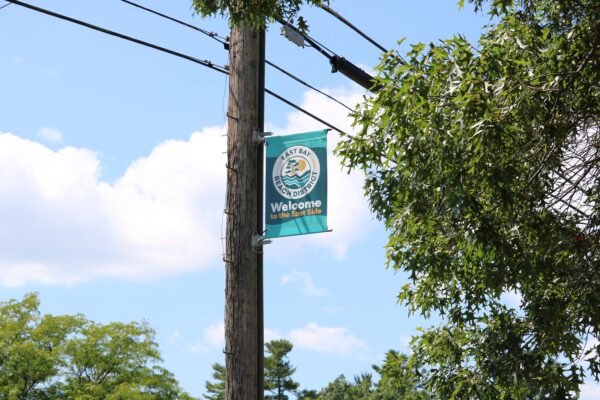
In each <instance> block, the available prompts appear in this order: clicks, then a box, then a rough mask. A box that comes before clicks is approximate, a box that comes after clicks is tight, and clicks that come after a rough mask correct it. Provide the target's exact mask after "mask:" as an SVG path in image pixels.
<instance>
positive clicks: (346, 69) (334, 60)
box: [277, 19, 381, 92]
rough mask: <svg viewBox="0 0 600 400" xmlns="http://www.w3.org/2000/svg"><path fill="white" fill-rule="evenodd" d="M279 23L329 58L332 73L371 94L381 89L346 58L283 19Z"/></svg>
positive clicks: (373, 79)
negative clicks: (356, 84) (339, 75)
mask: <svg viewBox="0 0 600 400" xmlns="http://www.w3.org/2000/svg"><path fill="white" fill-rule="evenodd" d="M277 22H279V23H280V24H282V25H283V26H284V27H286V28H288V29H292V30H293V31H294V32H295V33H296V34H298V35H301V36H302V37H303V38H304V39H305V40H306V41H307V42H308V43H309V44H310V45H311V47H313V48H314V49H315V50H317V51H319V52H320V53H321V54H323V55H324V56H325V57H327V59H328V60H329V64H331V72H340V73H341V74H342V75H345V76H346V77H347V78H349V79H350V80H352V81H354V82H355V83H358V84H359V85H360V86H362V87H363V88H365V89H367V90H370V91H371V92H377V91H378V90H380V89H381V85H377V84H376V82H375V78H373V77H372V76H371V75H369V74H368V73H367V72H365V71H364V70H363V69H362V68H360V67H358V66H356V65H354V64H353V63H352V62H350V61H348V60H347V59H346V58H344V57H341V56H338V55H337V54H335V53H334V52H333V51H331V50H329V49H328V48H326V47H325V46H323V45H322V44H320V43H319V42H317V41H316V40H314V39H313V38H311V37H310V36H308V35H306V34H304V33H302V32H301V31H300V30H299V29H298V28H296V27H294V26H293V25H291V24H290V23H289V22H285V21H283V20H281V19H278V20H277Z"/></svg>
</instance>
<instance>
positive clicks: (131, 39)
mask: <svg viewBox="0 0 600 400" xmlns="http://www.w3.org/2000/svg"><path fill="white" fill-rule="evenodd" d="M6 1H9V2H10V3H12V4H16V5H18V6H21V7H25V8H29V9H30V10H34V11H37V12H40V13H42V14H46V15H50V16H52V17H55V18H58V19H62V20H65V21H68V22H72V23H74V24H77V25H81V26H84V27H86V28H89V29H93V30H95V31H98V32H102V33H105V34H107V35H110V36H115V37H118V38H120V39H123V40H127V41H129V42H133V43H136V44H139V45H142V46H145V47H150V48H151V49H154V50H158V51H162V52H163V53H167V54H171V55H173V56H176V57H179V58H183V59H185V60H188V61H192V62H194V63H196V64H200V65H203V66H205V67H207V68H210V69H213V70H215V71H218V72H221V73H225V74H226V73H227V68H226V67H221V66H219V65H215V64H213V63H212V62H210V61H208V60H200V59H198V58H196V57H192V56H188V55H186V54H183V53H179V52H178V51H174V50H170V49H167V48H165V47H161V46H157V45H155V44H152V43H149V42H145V41H143V40H140V39H136V38H134V37H131V36H127V35H124V34H122V33H118V32H115V31H111V30H109V29H105V28H102V27H99V26H96V25H92V24H90V23H87V22H84V21H81V20H78V19H75V18H71V17H68V16H66V15H62V14H59V13H55V12H54V11H50V10H46V9H44V8H40V7H36V6H34V5H31V4H27V3H23V2H22V1H18V0H6Z"/></svg>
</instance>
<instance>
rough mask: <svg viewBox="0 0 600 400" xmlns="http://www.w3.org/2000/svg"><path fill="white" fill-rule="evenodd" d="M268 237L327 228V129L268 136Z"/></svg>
mask: <svg viewBox="0 0 600 400" xmlns="http://www.w3.org/2000/svg"><path fill="white" fill-rule="evenodd" d="M266 142H267V165H266V178H265V181H266V182H265V191H266V193H265V194H266V196H265V199H266V201H265V228H266V232H265V235H264V236H265V237H266V238H277V237H283V236H293V235H304V234H307V233H318V232H326V231H327V230H328V229H327V130H322V131H315V132H306V133H298V134H295V135H286V136H274V137H268V138H267V139H266Z"/></svg>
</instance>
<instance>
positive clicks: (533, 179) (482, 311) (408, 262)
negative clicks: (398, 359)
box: [337, 0, 600, 399]
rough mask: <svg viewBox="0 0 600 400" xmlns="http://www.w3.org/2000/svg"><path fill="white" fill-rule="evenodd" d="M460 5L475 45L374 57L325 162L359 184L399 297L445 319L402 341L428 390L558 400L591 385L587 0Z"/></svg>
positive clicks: (599, 315) (594, 21)
mask: <svg viewBox="0 0 600 400" xmlns="http://www.w3.org/2000/svg"><path fill="white" fill-rule="evenodd" d="M473 3H474V5H475V7H476V8H477V9H478V10H481V9H487V10H488V12H489V14H490V15H491V17H492V19H491V21H493V24H492V25H490V26H489V27H488V28H487V30H486V32H485V33H484V34H483V35H482V36H481V38H480V40H479V42H478V43H477V44H476V45H473V44H472V43H470V42H469V41H467V40H466V39H465V38H464V37H463V36H460V35H456V36H455V37H453V38H451V39H447V40H443V41H440V42H439V43H431V44H427V45H426V44H416V45H413V46H412V49H411V50H410V51H409V52H408V54H406V56H405V57H404V58H402V57H400V56H399V55H398V54H397V53H395V52H390V53H389V54H387V55H385V57H384V59H383V61H382V63H381V64H380V65H379V67H378V71H379V74H378V77H377V84H379V85H381V86H382V89H381V90H380V91H378V92H377V93H376V94H375V95H373V97H370V98H367V99H365V103H364V104H363V105H362V107H361V108H360V109H359V110H358V111H357V114H356V126H357V127H358V128H359V133H358V134H357V135H356V136H353V137H347V138H346V139H345V140H344V141H343V142H342V143H341V144H340V146H339V148H338V150H337V151H338V153H339V154H340V155H341V156H342V157H343V159H344V163H345V165H346V166H347V167H348V168H350V169H352V168H359V169H362V170H363V171H365V173H366V175H367V180H366V182H365V191H366V195H367V196H368V198H369V200H370V204H371V207H372V209H373V211H374V212H375V213H376V215H377V216H378V217H379V218H380V219H382V220H383V221H385V224H386V227H387V229H388V231H389V243H388V245H387V254H388V261H389V265H390V266H392V267H393V268H396V269H401V270H404V271H406V272H407V273H408V277H409V283H408V284H406V285H405V286H404V287H403V288H402V291H401V293H400V295H399V298H400V300H401V301H402V302H404V303H405V304H407V305H408V307H409V309H410V310H411V312H413V313H420V314H423V315H425V316H430V315H432V314H433V315H440V316H442V318H443V321H444V323H443V324H442V325H441V326H439V327H435V328H431V329H429V330H426V331H425V332H423V334H422V335H421V337H420V338H419V340H417V341H416V343H415V345H414V357H415V358H417V359H418V360H419V361H421V362H423V363H424V365H425V367H426V370H427V373H426V374H425V376H424V377H423V379H424V380H425V381H426V382H427V385H428V387H429V388H430V389H431V390H432V391H433V392H434V393H436V394H437V395H438V396H440V397H441V398H515V399H516V398H569V397H571V396H575V395H576V393H577V392H578V388H579V385H580V384H581V382H582V379H583V377H584V374H585V373H587V374H588V375H591V376H593V377H595V378H596V379H598V378H599V375H600V364H599V362H600V359H599V357H598V354H597V351H596V350H597V347H598V342H597V340H598V338H600V312H599V310H600V198H599V194H600V188H599V187H600V173H599V172H600V152H599V150H600V132H599V128H600V126H599V125H600V119H599V116H600V101H599V100H600V2H598V1H595V0H581V1H570V0H559V1H550V0H540V1H533V0H522V1H508V0H506V1H494V2H491V3H487V2H486V3H484V2H481V1H475V2H473ZM486 7H487V8H486ZM510 298H513V299H517V303H518V304H516V305H515V304H514V300H513V301H512V303H511V301H509V300H507V299H510ZM586 343H587V345H586ZM590 344H593V345H592V346H591V347H590ZM586 346H587V347H586Z"/></svg>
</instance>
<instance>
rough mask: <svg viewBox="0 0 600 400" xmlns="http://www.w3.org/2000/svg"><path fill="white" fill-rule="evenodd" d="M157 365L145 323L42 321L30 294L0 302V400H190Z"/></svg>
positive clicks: (59, 318)
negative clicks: (104, 323)
mask: <svg viewBox="0 0 600 400" xmlns="http://www.w3.org/2000/svg"><path fill="white" fill-rule="evenodd" d="M159 362H160V356H159V353H158V346H157V344H156V342H155V341H154V331H153V330H152V329H151V328H149V327H148V326H147V325H146V324H139V323H135V322H134V323H129V324H123V323H110V324H107V325H102V324H96V323H94V322H91V321H88V320H86V319H85V318H84V317H83V316H81V315H76V316H52V315H41V313H40V312H39V299H38V297H37V295H35V294H29V295H27V296H25V298H24V299H23V300H22V301H14V300H11V301H8V302H0V400H43V399H48V400H50V399H52V400H59V399H79V400H95V399H110V400H191V399H192V398H191V397H190V396H189V395H187V394H186V393H184V392H183V391H182V390H181V389H180V388H179V385H178V383H177V381H176V380H175V378H174V377H173V375H172V374H171V373H170V372H168V371H167V370H165V369H164V368H162V367H160V366H159V365H158V363H159Z"/></svg>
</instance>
